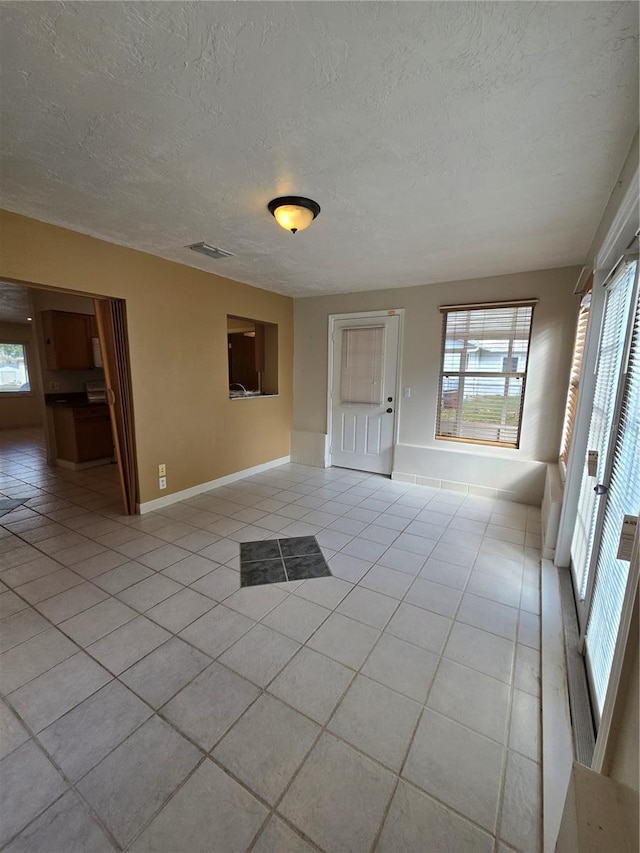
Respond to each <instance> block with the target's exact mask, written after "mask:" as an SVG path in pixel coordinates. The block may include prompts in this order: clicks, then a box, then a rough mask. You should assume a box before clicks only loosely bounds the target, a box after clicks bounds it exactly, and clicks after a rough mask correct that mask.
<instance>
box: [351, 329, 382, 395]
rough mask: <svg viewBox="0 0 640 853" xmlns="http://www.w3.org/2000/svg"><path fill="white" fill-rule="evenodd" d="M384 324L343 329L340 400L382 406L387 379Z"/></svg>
mask: <svg viewBox="0 0 640 853" xmlns="http://www.w3.org/2000/svg"><path fill="white" fill-rule="evenodd" d="M384 333H385V328H384V326H362V327H354V328H351V329H343V330H342V362H341V365H340V401H341V402H342V403H365V404H369V405H371V406H379V405H380V404H381V403H382V393H383V384H384V383H383V379H384Z"/></svg>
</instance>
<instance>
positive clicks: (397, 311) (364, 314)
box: [325, 308, 404, 472]
mask: <svg viewBox="0 0 640 853" xmlns="http://www.w3.org/2000/svg"><path fill="white" fill-rule="evenodd" d="M376 317H398V324H399V325H398V356H397V361H396V388H395V400H394V403H395V408H394V410H393V446H392V448H391V459H392V462H391V471H392V472H393V465H394V459H395V449H396V445H397V443H398V434H399V429H400V390H401V380H402V350H403V347H402V342H403V337H404V308H389V309H387V310H384V309H383V310H381V311H351V312H350V313H348V314H329V332H328V341H327V351H328V355H329V357H328V359H327V453H326V459H325V464H326V466H327V467H328V468H329V467H331V445H332V443H333V426H332V416H333V400H332V396H331V385H332V382H333V335H334V332H335V324H336V321H338V320H356V319H358V320H360V319H364V320H369V319H371V320H374V319H375V318H376Z"/></svg>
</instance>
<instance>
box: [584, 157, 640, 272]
mask: <svg viewBox="0 0 640 853" xmlns="http://www.w3.org/2000/svg"><path fill="white" fill-rule="evenodd" d="M639 202H640V187H639V185H638V169H636V171H635V173H634V175H633V178H632V179H631V181H630V183H629V186H628V188H627V191H626V193H625V194H624V197H623V199H622V201H621V202H620V206H619V207H618V210H617V212H616V215H615V216H614V218H613V222H612V223H611V226H610V228H609V230H608V231H607V236H606V237H605V238H604V240H603V241H602V245H601V246H600V248H599V250H598V254H597V255H596V259H595V263H594V269H596V270H600V269H603V268H609V269H610V268H611V267H612V266H613V265H614V264H615V263H617V260H618V258H619V257H620V255H622V254H623V253H624V251H625V250H626V249H627V247H628V246H629V245H630V244H631V242H632V240H633V237H634V235H635V233H636V231H637V229H638V204H639Z"/></svg>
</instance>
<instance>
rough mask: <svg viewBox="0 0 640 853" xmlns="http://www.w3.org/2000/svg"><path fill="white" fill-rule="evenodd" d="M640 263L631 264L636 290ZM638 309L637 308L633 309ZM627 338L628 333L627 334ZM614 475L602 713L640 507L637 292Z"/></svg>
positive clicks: (598, 664) (593, 659) (599, 650)
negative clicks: (631, 524)
mask: <svg viewBox="0 0 640 853" xmlns="http://www.w3.org/2000/svg"><path fill="white" fill-rule="evenodd" d="M635 274H636V270H635V264H632V265H631V267H630V269H629V270H628V274H627V275H628V278H627V287H628V289H629V290H631V286H632V283H633V279H634V275H635ZM632 310H633V309H632ZM622 337H623V339H624V335H623V336H622ZM622 368H623V376H624V379H623V391H622V401H621V406H620V414H619V421H618V426H617V429H615V443H614V447H613V460H612V463H611V475H610V477H609V482H608V492H607V495H606V506H605V510H604V519H603V523H602V532H601V534H600V543H599V547H598V555H597V560H596V568H595V575H594V581H593V592H592V597H591V607H590V610H589V619H588V622H587V630H586V636H585V648H586V654H587V661H588V664H589V671H590V675H591V682H592V688H593V699H594V701H595V705H596V712H597V716H598V717H599V716H600V715H601V713H602V708H603V705H604V700H605V696H606V691H607V685H608V683H609V677H610V673H611V666H612V663H613V655H614V651H615V647H616V641H617V637H618V630H619V626H620V617H621V613H622V606H623V602H624V599H625V593H626V589H627V582H628V577H629V562H628V561H627V560H619V559H618V558H617V552H618V542H619V538H620V531H621V529H622V523H623V519H624V516H625V515H632V516H637V515H638V514H639V513H640V305H639V304H638V300H637V297H636V304H635V309H634V321H633V327H632V334H631V343H630V346H629V349H628V356H627V365H626V371H624V365H622Z"/></svg>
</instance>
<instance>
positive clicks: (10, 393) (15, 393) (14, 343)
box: [0, 339, 34, 399]
mask: <svg viewBox="0 0 640 853" xmlns="http://www.w3.org/2000/svg"><path fill="white" fill-rule="evenodd" d="M4 345H7V346H20V347H22V351H23V353H24V364H25V372H26V374H27V382H28V383H29V390H28V391H20V390H18V389H17V388H16V390H15V391H14V390H6V391H2V390H0V399H6V398H8V397H30V396H32V395H33V393H34V391H33V386H32V385H31V368H30V365H29V360H30V359H29V343H28V341H24V340H21V341H7V340H2V339H0V346H4ZM23 384H24V383H23Z"/></svg>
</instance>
